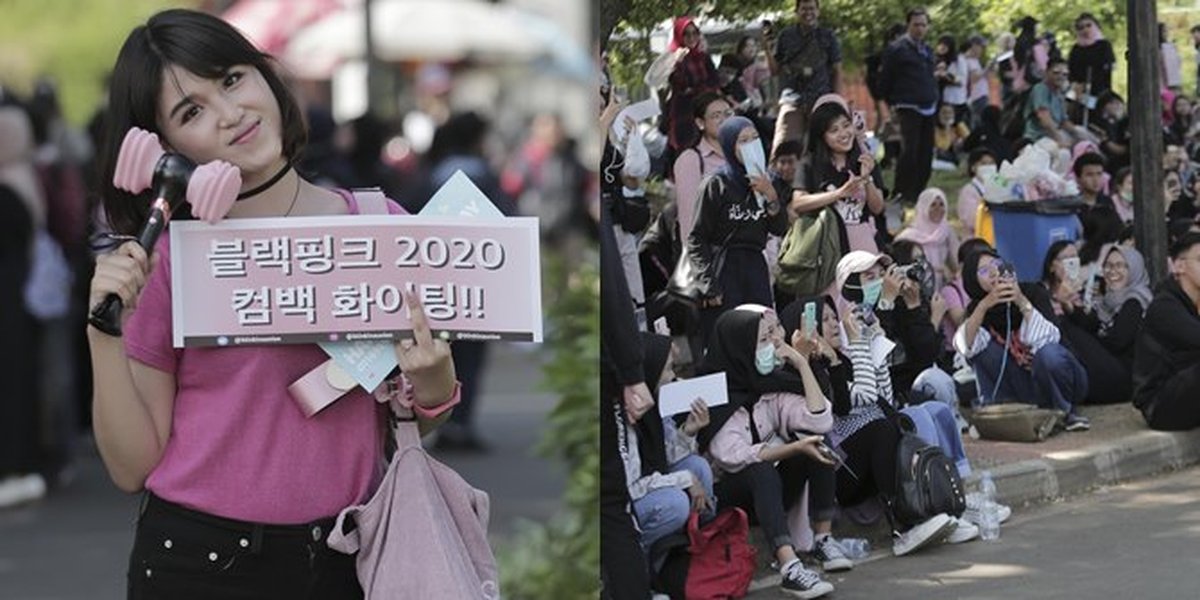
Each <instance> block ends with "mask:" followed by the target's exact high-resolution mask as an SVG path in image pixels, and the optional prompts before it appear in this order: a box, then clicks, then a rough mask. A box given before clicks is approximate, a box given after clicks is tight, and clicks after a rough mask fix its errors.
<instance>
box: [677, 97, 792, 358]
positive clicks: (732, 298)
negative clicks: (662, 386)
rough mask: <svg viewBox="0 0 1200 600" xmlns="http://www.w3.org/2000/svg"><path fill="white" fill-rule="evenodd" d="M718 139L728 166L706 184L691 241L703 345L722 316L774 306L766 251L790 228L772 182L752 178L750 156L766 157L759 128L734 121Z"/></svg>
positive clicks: (689, 247) (689, 248)
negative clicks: (732, 311) (735, 309)
mask: <svg viewBox="0 0 1200 600" xmlns="http://www.w3.org/2000/svg"><path fill="white" fill-rule="evenodd" d="M718 137H719V139H720V142H721V150H722V152H723V153H724V154H725V158H726V161H727V162H726V163H725V166H723V167H721V168H720V169H718V170H717V171H716V172H715V173H714V174H713V175H712V176H711V177H708V178H706V179H705V180H704V186H703V187H702V188H701V190H700V197H699V206H698V207H697V210H696V225H695V227H694V228H692V231H691V234H690V235H689V236H688V238H687V252H688V254H689V255H690V259H691V260H692V261H693V264H695V266H696V268H697V269H698V270H699V271H700V273H701V274H702V275H701V277H700V281H701V282H702V288H703V292H702V294H701V297H702V307H701V311H700V320H701V324H700V338H701V340H702V341H703V340H707V339H708V335H709V333H710V332H711V331H712V327H713V324H714V323H716V320H717V317H719V316H720V315H721V313H724V312H725V311H727V310H730V309H731V308H733V307H736V306H739V305H742V304H746V303H754V304H762V305H763V306H771V305H773V304H774V302H773V299H772V292H771V279H770V274H769V268H768V266H767V261H766V259H765V258H764V257H763V249H764V248H765V247H766V243H767V235H768V234H770V233H774V234H775V235H783V234H784V233H786V232H787V228H788V217H787V212H786V211H785V210H784V209H783V207H782V206H781V204H780V199H779V194H778V192H777V191H776V189H775V186H774V185H773V184H772V183H771V180H770V179H769V178H768V177H766V176H765V174H762V175H760V174H754V173H749V172H747V168H748V167H749V166H750V165H748V164H747V163H748V162H749V160H750V156H749V153H751V152H757V154H758V156H759V158H760V159H761V158H762V157H763V156H762V155H763V148H762V140H761V139H760V138H759V137H758V131H757V130H756V129H755V128H754V123H751V122H750V120H749V119H747V118H745V117H730V118H729V119H727V120H726V121H725V122H724V123H723V124H722V125H721V130H720V131H719V132H718ZM763 166H765V164H764V165H763ZM706 345H707V344H706Z"/></svg>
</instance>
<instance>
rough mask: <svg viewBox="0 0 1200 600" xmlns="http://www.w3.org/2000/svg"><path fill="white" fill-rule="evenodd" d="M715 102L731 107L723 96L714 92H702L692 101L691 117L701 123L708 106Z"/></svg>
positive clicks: (730, 103) (731, 104)
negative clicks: (718, 101)
mask: <svg viewBox="0 0 1200 600" xmlns="http://www.w3.org/2000/svg"><path fill="white" fill-rule="evenodd" d="M717 100H720V101H721V102H724V103H726V104H728V105H730V106H733V103H732V102H730V101H729V100H726V99H725V96H723V95H721V94H718V93H716V92H704V93H703V94H700V95H699V96H696V99H695V100H693V101H692V116H693V117H695V118H697V119H699V120H701V121H703V120H704V114H705V113H707V112H708V105H709V104H712V103H713V102H716V101H717Z"/></svg>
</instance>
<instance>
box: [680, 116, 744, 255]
mask: <svg viewBox="0 0 1200 600" xmlns="http://www.w3.org/2000/svg"><path fill="white" fill-rule="evenodd" d="M692 106H693V108H694V110H695V115H694V117H695V118H694V120H695V122H696V127H697V128H698V129H699V130H700V140H699V141H698V142H696V143H695V144H694V145H692V146H691V147H690V148H687V149H685V150H683V151H681V152H679V153H678V156H677V158H676V159H675V165H674V167H673V171H672V172H673V173H674V175H675V206H676V209H677V211H678V213H679V217H678V218H679V238H680V239H681V240H684V244H685V245H686V244H687V239H688V236H690V235H691V234H692V227H693V226H695V224H696V211H697V207H699V205H700V183H701V181H703V180H704V178H705V177H706V176H708V175H711V174H713V173H716V172H717V171H719V170H720V169H721V168H722V167H724V166H725V162H726V160H727V158H726V156H725V151H724V150H722V147H721V142H720V140H719V139H718V135H717V134H718V132H719V131H720V130H721V125H722V124H723V123H725V120H726V119H729V118H730V117H732V116H733V108H732V107H731V106H730V105H729V102H728V101H727V100H725V99H724V98H722V97H721V95H720V94H717V93H714V92H705V93H703V94H700V95H699V96H697V97H696V100H695V102H694V103H693V104H692Z"/></svg>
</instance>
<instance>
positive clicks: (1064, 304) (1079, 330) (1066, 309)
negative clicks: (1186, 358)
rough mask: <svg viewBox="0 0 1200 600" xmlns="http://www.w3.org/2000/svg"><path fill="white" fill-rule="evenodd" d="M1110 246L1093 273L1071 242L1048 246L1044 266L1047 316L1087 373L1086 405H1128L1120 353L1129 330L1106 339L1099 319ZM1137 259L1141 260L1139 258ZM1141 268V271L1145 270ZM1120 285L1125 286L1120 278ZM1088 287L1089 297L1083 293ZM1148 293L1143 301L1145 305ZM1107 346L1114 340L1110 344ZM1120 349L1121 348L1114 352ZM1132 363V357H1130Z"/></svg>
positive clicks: (1128, 339)
mask: <svg viewBox="0 0 1200 600" xmlns="http://www.w3.org/2000/svg"><path fill="white" fill-rule="evenodd" d="M1113 245H1114V244H1105V246H1104V249H1103V250H1101V252H1100V258H1099V259H1098V260H1097V262H1096V264H1095V267H1094V270H1093V268H1092V267H1090V266H1089V267H1087V268H1086V269H1085V268H1084V267H1083V266H1081V264H1080V262H1081V260H1080V257H1079V250H1078V249H1077V248H1076V247H1075V243H1074V242H1070V241H1066V240H1059V241H1057V242H1054V243H1053V244H1051V245H1050V248H1049V250H1047V251H1046V258H1045V260H1044V261H1043V263H1042V286H1044V288H1045V289H1046V293H1047V294H1049V296H1050V302H1051V305H1052V307H1053V312H1052V313H1048V314H1047V315H1046V316H1047V318H1049V319H1050V320H1051V321H1052V322H1053V323H1054V324H1055V326H1057V327H1058V329H1059V331H1060V332H1061V333H1062V338H1063V341H1064V344H1065V345H1066V346H1067V347H1068V348H1070V350H1071V353H1072V354H1074V355H1075V358H1077V359H1079V362H1080V363H1081V364H1082V365H1083V368H1084V370H1085V371H1087V374H1088V393H1087V396H1086V397H1085V401H1086V402H1087V403H1088V404H1115V403H1118V402H1128V401H1129V394H1130V392H1131V389H1130V379H1129V368H1130V365H1129V364H1128V363H1127V362H1126V361H1125V360H1124V359H1122V358H1121V357H1120V356H1119V352H1125V351H1127V350H1128V351H1131V350H1132V344H1133V337H1132V336H1133V332H1132V331H1131V332H1125V331H1124V327H1122V328H1121V329H1119V330H1118V336H1117V337H1116V338H1113V339H1112V340H1108V339H1106V332H1105V329H1106V328H1105V326H1104V325H1103V323H1102V321H1101V320H1100V319H1099V318H1098V316H1097V315H1098V313H1097V306H1096V305H1097V303H1098V302H1099V298H1100V297H1101V295H1102V294H1103V288H1102V286H1101V284H1100V278H1101V275H1102V266H1101V263H1103V262H1104V257H1105V256H1107V254H1108V249H1109V248H1110V247H1112V246H1113ZM1139 258H1140V257H1139ZM1143 270H1144V269H1143ZM1118 283H1119V284H1125V283H1128V281H1124V280H1121V281H1119V282H1118ZM1089 287H1092V288H1093V289H1092V293H1090V294H1085V293H1082V292H1083V291H1084V290H1086V289H1087V288H1089ZM1149 297H1150V296H1149V292H1148V291H1147V295H1146V301H1147V303H1148V302H1149ZM1110 342H1113V343H1112V344H1111V346H1110ZM1114 348H1119V350H1114ZM1129 359H1130V361H1132V356H1130V357H1129Z"/></svg>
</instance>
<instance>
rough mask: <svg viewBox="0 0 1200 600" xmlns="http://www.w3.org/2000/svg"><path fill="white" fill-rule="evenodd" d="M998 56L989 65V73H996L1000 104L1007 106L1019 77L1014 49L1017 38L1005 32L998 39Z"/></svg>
mask: <svg viewBox="0 0 1200 600" xmlns="http://www.w3.org/2000/svg"><path fill="white" fill-rule="evenodd" d="M996 45H997V50H998V52H997V54H996V56H995V57H993V58H992V60H991V61H990V62H989V63H988V69H987V70H988V72H989V73H995V74H996V77H997V78H998V79H999V80H1000V102H1001V104H1007V103H1008V98H1009V97H1010V96H1012V95H1013V91H1014V90H1013V86H1014V84H1015V82H1016V76H1017V61H1016V58H1015V55H1014V52H1013V49H1014V48H1016V46H1017V37H1016V36H1014V35H1013V34H1011V33H1009V32H1007V31H1006V32H1004V33H1003V34H1001V35H1000V37H998V38H996Z"/></svg>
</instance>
